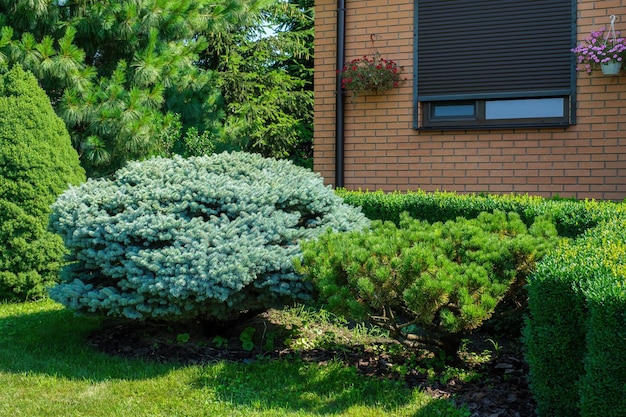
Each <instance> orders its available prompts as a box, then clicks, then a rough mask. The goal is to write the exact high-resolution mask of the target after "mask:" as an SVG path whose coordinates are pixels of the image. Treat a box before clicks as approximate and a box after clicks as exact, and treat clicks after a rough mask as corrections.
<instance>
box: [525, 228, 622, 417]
mask: <svg viewBox="0 0 626 417" xmlns="http://www.w3.org/2000/svg"><path fill="white" fill-rule="evenodd" d="M528 294H529V316H528V319H527V322H526V327H525V329H524V343H525V346H526V351H527V353H526V359H527V361H528V363H529V366H530V376H531V389H532V391H533V395H534V397H535V399H536V401H537V407H538V411H539V414H540V415H549V416H555V417H565V416H567V417H575V416H583V417H595V416H615V417H617V416H622V417H623V416H624V415H626V414H625V413H626V397H624V389H625V388H626V220H624V219H616V220H614V221H611V222H608V223H602V224H600V225H599V226H598V227H596V228H593V229H590V230H589V231H587V232H586V233H585V234H584V235H583V236H581V238H579V239H577V240H576V241H573V242H571V243H569V244H566V245H563V246H561V247H559V248H558V250H556V251H555V252H553V253H551V254H550V255H548V256H547V257H546V258H545V259H544V260H543V261H542V262H540V263H539V265H538V267H537V270H536V272H534V273H533V274H532V275H531V276H530V277H529V284H528Z"/></svg>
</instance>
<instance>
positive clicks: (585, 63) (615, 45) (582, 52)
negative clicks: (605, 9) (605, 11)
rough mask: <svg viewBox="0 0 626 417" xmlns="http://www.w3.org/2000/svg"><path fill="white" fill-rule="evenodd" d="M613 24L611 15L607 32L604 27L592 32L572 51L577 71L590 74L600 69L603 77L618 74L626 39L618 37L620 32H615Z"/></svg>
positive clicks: (624, 57) (624, 56)
mask: <svg viewBox="0 0 626 417" xmlns="http://www.w3.org/2000/svg"><path fill="white" fill-rule="evenodd" d="M614 22H615V16H614V15H613V16H611V26H610V28H609V30H608V31H607V30H606V28H604V27H603V28H602V29H600V30H599V31H592V32H591V34H590V35H589V37H587V39H585V41H584V42H583V43H581V44H580V45H578V46H577V47H576V48H574V49H572V52H574V53H575V54H576V57H577V61H576V62H577V63H578V64H579V67H578V68H576V70H577V71H586V72H587V73H588V74H591V73H592V72H594V71H597V70H600V69H601V70H602V72H603V73H604V74H605V75H617V74H619V72H620V69H621V66H622V63H623V61H624V60H626V38H623V37H620V32H619V31H617V32H616V31H615V26H614ZM581 67H582V68H581ZM605 71H607V72H605ZM609 71H610V73H609Z"/></svg>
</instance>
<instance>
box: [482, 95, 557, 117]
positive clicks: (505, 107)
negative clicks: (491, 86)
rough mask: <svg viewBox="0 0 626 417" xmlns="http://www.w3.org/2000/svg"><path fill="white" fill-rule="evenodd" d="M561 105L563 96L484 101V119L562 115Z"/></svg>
mask: <svg viewBox="0 0 626 417" xmlns="http://www.w3.org/2000/svg"><path fill="white" fill-rule="evenodd" d="M563 105H564V103H563V98H537V99H522V100H493V101H486V102H485V119H487V120H493V119H529V118H543V117H563V116H564V115H563Z"/></svg>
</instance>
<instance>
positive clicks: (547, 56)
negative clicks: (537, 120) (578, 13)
mask: <svg viewBox="0 0 626 417" xmlns="http://www.w3.org/2000/svg"><path fill="white" fill-rule="evenodd" d="M416 10H417V62H416V65H417V68H418V71H417V92H418V100H420V101H432V100H446V99H472V98H474V99H481V98H499V97H507V98H515V97H524V96H542V95H555V94H559V93H561V94H563V95H568V94H569V92H570V91H571V88H572V87H571V86H572V71H573V70H572V68H573V61H572V53H571V51H570V50H571V48H572V47H573V46H574V43H575V38H574V23H575V22H574V20H575V16H574V15H573V4H572V0H523V1H510V0H488V1H484V0H478V1H477V0H416Z"/></svg>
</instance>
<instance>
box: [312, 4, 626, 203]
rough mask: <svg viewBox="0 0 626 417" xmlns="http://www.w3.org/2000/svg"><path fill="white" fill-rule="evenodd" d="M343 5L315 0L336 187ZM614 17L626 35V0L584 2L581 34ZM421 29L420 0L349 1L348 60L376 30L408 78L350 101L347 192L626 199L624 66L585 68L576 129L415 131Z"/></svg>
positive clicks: (318, 121) (319, 114)
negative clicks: (417, 21) (416, 49)
mask: <svg viewBox="0 0 626 417" xmlns="http://www.w3.org/2000/svg"><path fill="white" fill-rule="evenodd" d="M337 3H338V2H337V1H334V0H316V2H315V148H314V152H315V170H316V171H318V172H319V173H320V174H321V175H322V176H323V177H324V179H325V181H326V183H328V184H333V185H334V184H335V129H336V127H335V95H336V92H335V82H336V70H337V68H336V50H337V49H336V32H337V30H336V29H337V28H336V25H337ZM611 14H615V15H617V20H616V23H615V25H616V29H617V30H621V31H622V32H623V33H626V0H610V1H587V0H579V2H578V21H577V30H578V38H579V40H582V39H584V38H585V37H586V36H587V35H588V34H589V32H590V31H591V30H592V29H595V30H597V29H599V28H600V27H602V26H608V24H609V22H610V20H609V16H610V15H611ZM413 26H414V25H413V0H394V1H392V0H366V1H354V0H346V57H345V59H346V62H347V61H350V60H351V59H353V58H356V57H360V56H362V55H364V54H368V53H371V52H372V41H371V39H370V38H371V35H375V43H374V48H375V49H376V50H378V51H380V52H381V53H382V54H383V55H384V56H385V57H386V58H388V59H392V60H394V61H396V62H398V63H399V64H400V65H402V66H404V73H403V74H404V77H406V78H407V81H406V82H404V84H403V85H402V86H401V87H400V88H399V89H394V90H392V91H391V92H388V93H385V94H382V95H366V96H361V97H358V98H357V99H356V100H354V101H352V100H351V99H350V98H347V99H346V100H345V106H344V111H345V118H344V123H345V148H344V149H345V171H344V186H345V187H346V188H347V189H359V188H361V189H364V190H365V189H369V190H376V189H381V190H385V191H393V190H399V191H406V190H417V189H422V190H426V191H435V190H445V191H456V192H461V193H465V192H487V193H512V192H513V193H520V194H526V193H528V194H531V195H540V196H545V197H549V196H554V195H556V194H558V195H560V196H561V197H576V198H594V199H607V200H623V199H625V198H626V70H622V75H621V76H619V77H603V76H602V75H601V74H596V73H594V74H593V75H591V76H589V75H587V74H586V73H579V74H578V80H577V124H576V125H574V126H570V127H568V128H558V129H557V128H550V129H510V130H502V129H493V130H484V131H474V130H468V131H437V132H421V131H417V130H414V129H413V128H412V120H413V108H412V106H413V81H412V77H413V69H412V64H413V31H414V27H413ZM538 47H539V45H538ZM521 64H523V63H521Z"/></svg>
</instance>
